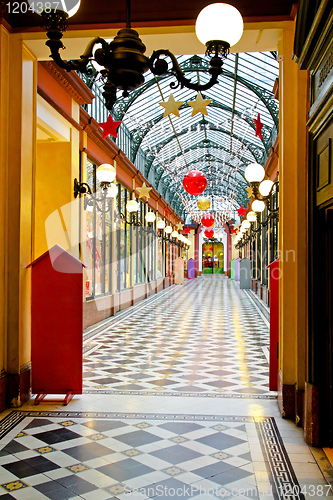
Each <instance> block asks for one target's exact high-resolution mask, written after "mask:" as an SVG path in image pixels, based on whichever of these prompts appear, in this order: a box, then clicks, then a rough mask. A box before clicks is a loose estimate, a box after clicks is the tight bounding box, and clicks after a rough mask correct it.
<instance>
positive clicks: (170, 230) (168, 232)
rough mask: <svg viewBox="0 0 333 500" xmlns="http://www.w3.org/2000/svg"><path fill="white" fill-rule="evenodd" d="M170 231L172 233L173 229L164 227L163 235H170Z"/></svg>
mask: <svg viewBox="0 0 333 500" xmlns="http://www.w3.org/2000/svg"><path fill="white" fill-rule="evenodd" d="M172 231H173V229H172V227H171V226H166V228H165V229H164V232H165V234H171V233H172Z"/></svg>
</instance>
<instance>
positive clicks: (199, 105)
mask: <svg viewBox="0 0 333 500" xmlns="http://www.w3.org/2000/svg"><path fill="white" fill-rule="evenodd" d="M212 101H213V99H203V97H202V95H201V93H200V92H198V94H197V97H196V98H195V100H194V101H187V104H188V105H189V106H191V107H192V108H193V109H192V114H191V116H195V115H196V114H197V113H202V114H203V115H208V111H207V109H206V107H207V106H208V104H210V103H211V102H212Z"/></svg>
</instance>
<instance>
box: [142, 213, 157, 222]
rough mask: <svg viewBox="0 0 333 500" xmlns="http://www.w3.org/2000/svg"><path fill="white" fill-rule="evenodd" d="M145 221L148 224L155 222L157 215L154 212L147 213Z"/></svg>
mask: <svg viewBox="0 0 333 500" xmlns="http://www.w3.org/2000/svg"><path fill="white" fill-rule="evenodd" d="M145 219H146V221H147V222H155V219H156V215H155V214H154V212H148V213H146V216H145Z"/></svg>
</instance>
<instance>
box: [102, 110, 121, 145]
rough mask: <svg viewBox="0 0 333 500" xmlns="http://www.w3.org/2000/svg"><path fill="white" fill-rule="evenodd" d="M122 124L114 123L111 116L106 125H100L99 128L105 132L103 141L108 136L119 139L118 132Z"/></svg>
mask: <svg viewBox="0 0 333 500" xmlns="http://www.w3.org/2000/svg"><path fill="white" fill-rule="evenodd" d="M120 124H121V122H114V121H113V118H112V116H111V115H109V118H108V119H107V120H106V122H104V123H99V126H100V127H101V128H102V129H103V130H104V132H103V137H102V139H105V137H107V136H108V135H112V136H113V137H115V138H116V139H117V130H116V128H117V127H119V125H120Z"/></svg>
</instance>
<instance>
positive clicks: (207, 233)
mask: <svg viewBox="0 0 333 500" xmlns="http://www.w3.org/2000/svg"><path fill="white" fill-rule="evenodd" d="M204 235H205V236H206V238H213V236H214V230H213V229H206V230H205V232H204Z"/></svg>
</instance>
